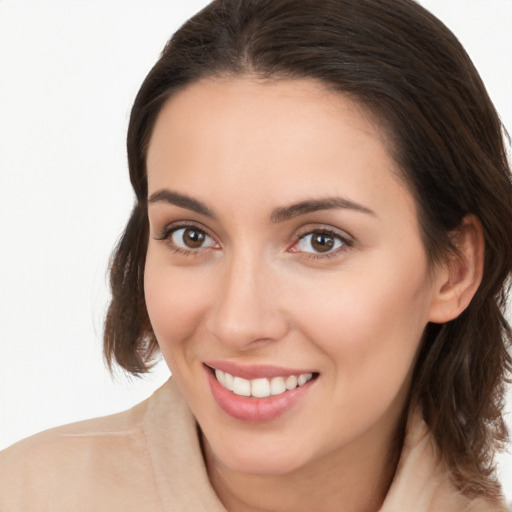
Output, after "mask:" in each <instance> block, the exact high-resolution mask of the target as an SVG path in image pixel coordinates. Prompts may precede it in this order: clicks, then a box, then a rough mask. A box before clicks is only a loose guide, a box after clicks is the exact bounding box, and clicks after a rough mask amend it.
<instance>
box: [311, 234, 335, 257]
mask: <svg viewBox="0 0 512 512" xmlns="http://www.w3.org/2000/svg"><path fill="white" fill-rule="evenodd" d="M311 247H313V248H314V249H315V251H317V252H327V251H330V250H331V249H332V248H333V247H334V238H333V237H332V236H330V235H326V234H324V233H315V234H313V236H312V238H311Z"/></svg>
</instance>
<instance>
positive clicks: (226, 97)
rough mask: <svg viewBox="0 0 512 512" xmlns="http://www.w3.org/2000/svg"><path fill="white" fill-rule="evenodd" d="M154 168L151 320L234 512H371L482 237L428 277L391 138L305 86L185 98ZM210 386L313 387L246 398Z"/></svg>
mask: <svg viewBox="0 0 512 512" xmlns="http://www.w3.org/2000/svg"><path fill="white" fill-rule="evenodd" d="M147 169H148V187H149V198H150V200H149V206H148V214H149V221H150V237H149V246H148V253H147V261H146V267H145V294H146V304H147V308H148V313H149V316H150V320H151V324H152V326H153V329H154V332H155V335H156V337H157V339H158V341H159V344H160V347H161V350H162V353H163V355H164V357H165V360H166V362H167V364H168V365H169V368H170V369H171V372H172V374H173V378H174V379H175V381H176V383H177V385H178V387H179V389H180V391H181V392H182V394H183V396H184V398H185V400H186V401H187V402H188V404H189V405H190V407H191V409H192V412H193V413H194V415H195V417H196V418H197V421H198V423H199V425H200V427H201V430H202V432H203V436H204V439H203V443H204V452H205V460H206V465H207V469H208V474H209V476H210V480H211V482H212V485H213V487H214V489H215V490H216V492H217V494H218V495H219V497H220V499H221V500H222V502H223V503H224V505H225V506H226V508H227V509H228V510H230V511H271V510H272V511H288V510H293V511H297V510H323V511H330V510H340V503H342V504H343V510H344V511H347V512H356V511H357V512H363V511H366V512H369V511H376V510H378V508H379V507H380V506H381V504H382V502H383V500H384V497H385V495H386V493H387V491H388V488H389V485H390V482H391V480H392V477H393V473H394V470H395V466H396V457H395V455H396V454H395V453H390V451H391V450H390V447H391V444H392V438H393V435H394V433H395V432H396V429H397V425H398V424H399V421H400V418H401V415H402V413H403V410H404V406H405V401H406V397H407V392H408V389H409V386H410V379H411V371H412V367H413V364H414V361H415V357H416V354H417V351H418V347H419V343H420V339H421V336H422V333H423V330H424V328H425V326H426V324H427V323H428V322H429V321H436V322H441V321H446V320H449V319H450V318H454V317H455V316H457V314H459V313H460V311H462V309H464V308H465V307H466V305H467V303H468V302H469V300H470V298H471V296H472V294H473V293H474V291H475V289H476V287H477V286H478V282H479V275H480V274H479V272H480V271H479V268H480V267H481V257H482V254H483V252H482V251H483V249H481V247H482V246H483V245H482V244H483V242H482V240H481V231H480V228H479V224H478V222H477V221H476V220H475V219H472V218H468V219H466V220H465V224H464V226H465V227H464V229H463V230H462V235H461V237H460V239H461V244H460V245H461V248H462V252H463V255H464V258H461V259H460V261H459V260H457V261H455V259H454V260H453V261H451V262H450V263H447V264H445V265H438V266H435V268H434V269H432V268H431V266H430V265H429V262H428V259H427V256H426V253H425V249H424V246H423V243H422V239H421V235H420V230H419V225H418V218H417V211H416V205H415V202H414V199H413V197H412V195H411V193H410V191H409V190H408V189H407V187H406V185H405V184H404V182H403V181H402V179H401V178H400V172H401V171H400V170H399V169H398V167H397V164H396V163H395V162H394V160H393V159H392V158H391V156H390V154H389V151H388V148H387V145H386V141H385V137H384V134H383V132H382V131H380V130H379V128H378V126H377V125H376V124H375V123H373V122H372V120H371V117H370V116H369V115H367V114H366V113H365V111H364V110H363V109H361V108H360V107H359V106H358V105H357V104H356V103H354V102H353V101H351V100H349V99H347V98H346V97H344V96H342V95H340V94H336V93H332V92H328V91H327V90H325V89H324V88H323V87H321V86H320V85H318V84H316V83H314V82H310V81H272V82H263V81H259V80H256V79H253V78H236V79H233V78H231V79H228V78H226V79H216V80H213V79H210V80H203V81H201V82H199V83H196V84H193V85H191V86H189V87H187V88H186V89H185V90H183V91H181V92H179V93H177V94H175V95H174V96H173V97H172V98H171V99H170V100H169V101H168V102H167V104H166V105H165V106H164V108H163V109H162V111H161V113H160V115H159V117H158V119H157V122H156V125H155V128H154V131H153V134H152V137H151V140H150V144H149V149H148V157H147ZM190 199H192V200H193V201H190ZM299 203H301V206H296V205H298V204H299ZM293 205H295V206H293ZM292 206H293V207H292ZM215 368H217V369H222V370H224V371H227V372H228V373H230V374H232V375H233V377H237V376H238V377H240V378H242V379H245V380H246V381H249V382H251V386H255V384H252V383H253V382H254V380H255V379H258V380H259V381H262V379H263V380H266V381H268V382H269V384H271V383H272V380H273V379H274V378H275V379H276V380H275V382H276V383H277V384H276V386H278V387H279V385H282V382H283V381H284V380H285V379H284V378H285V377H288V376H290V375H297V374H304V375H307V377H306V378H307V379H309V380H308V381H307V382H306V383H305V384H304V385H303V386H300V387H297V388H295V389H293V390H291V391H284V392H280V393H278V394H277V395H276V396H270V397H267V396H263V397H255V396H250V397H246V396H243V395H239V394H238V393H239V392H240V390H238V389H237V393H234V392H233V391H229V390H226V389H224V388H225V387H226V384H225V383H224V385H221V384H219V382H218V381H217V379H216V378H215V376H214V373H213V372H214V370H215ZM280 374H282V377H281V376H280ZM219 378H220V377H219ZM239 382H242V380H239ZM251 389H255V387H251ZM281 391H282V390H281ZM263 394H265V393H263Z"/></svg>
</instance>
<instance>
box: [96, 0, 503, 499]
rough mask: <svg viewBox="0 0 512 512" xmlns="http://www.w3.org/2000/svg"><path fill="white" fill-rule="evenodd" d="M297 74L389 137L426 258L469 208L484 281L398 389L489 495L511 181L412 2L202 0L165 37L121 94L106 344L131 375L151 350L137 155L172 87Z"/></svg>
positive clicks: (468, 88) (427, 20) (142, 159)
mask: <svg viewBox="0 0 512 512" xmlns="http://www.w3.org/2000/svg"><path fill="white" fill-rule="evenodd" d="M247 74H251V75H256V76H259V77H261V78H269V77H274V78H277V79H279V78H282V79H295V78H310V79H313V80H316V81H321V82H322V83H323V84H325V85H326V86H328V87H329V88H331V89H333V90H336V91H340V92H342V93H343V94H346V95H350V96H351V97H353V98H354V99H355V100H356V101H358V102H359V103H360V104H362V105H364V106H365V107H366V108H367V109H369V111H370V112H372V113H373V114H374V115H375V116H377V118H378V119H379V120H381V122H382V124H383V125H384V126H385V127H386V129H387V131H388V133H389V134H390V135H391V139H392V141H393V142H392V145H393V147H392V148H391V149H392V151H393V156H394V158H395V159H396V161H397V162H398V163H399V165H400V166H401V169H402V171H403V175H404V177H405V179H406V180H407V182H408V184H409V187H410V189H411V191H412V193H413V194H414V195H415V198H416V201H417V204H418V211H419V219H420V223H421V229H422V235H423V239H424V243H425V247H426V250H427V252H428V254H429V257H430V260H431V261H432V262H435V261H438V260H440V259H441V258H442V257H445V256H446V254H447V252H448V251H451V250H454V248H453V247H452V244H451V236H450V235H452V234H453V232H454V231H456V229H457V227H458V226H460V224H461V221H462V219H463V217H464V216H465V215H467V214H469V213H471V214H474V215H476V216H477V217H478V218H479V219H480V221H481V222H482V225H483V229H484V236H485V244H486V251H485V264H484V274H483V280H482V283H481V285H480V287H479V289H478V291H477V293H476V295H475V297H474V298H473V300H472V302H471V304H470V305H469V307H468V308H467V309H466V310H465V311H464V312H463V313H462V314H461V315H460V316H459V317H458V318H456V319H455V320H453V321H451V322H448V323H446V324H443V325H435V324H429V325H428V326H427V329H426V332H425V334H424V338H423V341H422V345H421V350H420V354H419V358H418V361H417V365H416V368H415V373H414V378H413V384H412V389H411V392H410V398H411V400H412V401H413V402H414V403H419V404H420V405H421V407H422V410H423V414H424V418H425V420H426V422H427V424H428V425H429V427H430V429H431V431H432V433H433V436H434V438H435V439H436V441H437V444H438V446H439V448H440V452H441V454H442V456H443V457H444V460H445V461H446V463H447V464H448V465H449V466H450V468H451V470H452V473H453V475H454V478H455V481H456V483H457V485H458V486H459V488H460V489H461V490H462V491H463V492H465V493H466V494H468V495H478V494H481V495H486V496H490V497H493V496H495V495H496V493H497V485H496V482H495V480H494V465H493V456H494V453H495V451H496V449H497V448H499V447H500V446H501V445H502V444H503V443H504V441H505V439H506V427H505V424H504V421H503V417H502V408H503V394H504V386H505V382H506V376H507V375H508V372H509V371H510V369H511V358H510V354H509V353H508V352H507V349H508V348H509V346H510V343H511V339H512V333H511V330H510V327H509V325H508V324H507V322H506V321H505V319H504V317H503V314H502V312H503V311H504V308H505V300H506V289H505V283H506V282H507V277H508V276H509V275H510V273H511V271H512V185H511V178H510V170H509V167H508V164H507V159H506V152H505V147H504V141H503V135H504V131H503V132H502V126H501V123H500V121H499V118H498V115H497V113H496V111H495V109H494V107H493V105H492V103H491V100H490V99H489V97H488V95H487V92H486V90H485V88H484V85H483V83H482V81H481V79H480V77H479V75H478V73H477V71H476V70H475V68H474V66H473V64H472V63H471V61H470V59H469V57H468V55H467V54H466V52H465V51H464V49H463V48H462V47H461V45H460V43H459V42H458V41H457V39H456V38H455V36H454V35H453V34H452V33H451V32H450V31H449V30H448V29H447V28H446V27H445V26H444V25H443V24H442V23H441V22H440V21H439V20H438V19H436V18H435V17H434V16H433V15H431V14H430V13H429V12H427V11H426V10H425V9H423V8H422V7H421V6H419V5H418V4H416V3H415V2H414V1H412V0H322V1H318V0H215V1H214V2H212V3H211V4H210V5H208V6H207V7H206V8H205V9H203V10H202V11H201V12H199V13H198V14H197V15H196V16H194V17H193V18H192V19H191V20H189V21H188V22H187V23H186V24H185V25H184V26H183V27H182V28H181V29H180V30H179V31H178V32H177V33H176V34H175V35H174V36H173V37H172V38H171V40H170V41H169V42H168V44H167V45H166V47H165V49H164V51H163V53H162V56H161V58H160V59H159V61H158V62H157V63H156V65H155V66H154V67H153V69H152V70H151V72H150V73H149V74H148V76H147V78H146V79H145V81H144V83H143V84H142V87H141V89H140V91H139V93H138V96H137V98H136V100H135V104H134V105H133V109H132V113H131V118H130V125H129V130H128V141H127V142H128V160H129V169H130V179H131V182H132V185H133V188H134V190H135V194H136V204H135V207H134V209H133V212H132V214H131V217H130V220H129V222H128V225H127V227H126V230H125V232H124V234H123V236H122V238H121V240H120V242H119V244H118V246H117V248H116V250H115V253H114V255H113V259H112V264H111V274H110V276H111V287H112V301H111V304H110V307H109V310H108V313H107V318H106V325H105V338H104V351H105V356H106V360H107V362H108V364H109V366H110V367H112V362H113V360H114V359H115V361H116V362H117V363H118V364H119V365H120V366H122V367H123V368H125V369H126V370H128V371H129V372H131V373H133V374H141V373H144V372H146V371H147V370H148V368H149V367H150V365H151V363H152V361H154V356H155V355H156V353H157V350H158V344H157V341H156V339H155V337H154V335H153V332H152V329H151V325H150V322H149V319H148V315H147V311H146V306H145V302H144V287H143V283H144V281H143V277H144V264H145V256H146V250H147V241H148V219H147V179H146V151H147V147H148V142H149V139H150V137H151V133H152V129H153V126H154V124H155V120H156V118H157V116H158V114H159V112H160V110H161V108H162V106H163V105H164V103H165V102H166V100H167V99H168V98H169V97H170V96H171V95H172V94H173V93H175V92H176V91H177V90H178V89H180V88H183V87H186V86H187V85H189V84H191V83H193V82H195V81H197V80H199V79H201V78H206V77H209V76H219V75H223V76H225V75H228V76H236V75H247Z"/></svg>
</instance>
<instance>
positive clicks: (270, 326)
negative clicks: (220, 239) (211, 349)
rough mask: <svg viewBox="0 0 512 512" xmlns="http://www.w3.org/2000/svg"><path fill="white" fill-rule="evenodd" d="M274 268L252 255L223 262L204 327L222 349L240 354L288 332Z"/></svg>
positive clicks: (276, 339)
mask: <svg viewBox="0 0 512 512" xmlns="http://www.w3.org/2000/svg"><path fill="white" fill-rule="evenodd" d="M276 272H277V269H273V268H271V265H269V264H268V263H266V262H265V261H264V260H263V258H258V257H257V256H255V255H252V256H251V255H247V256H246V257H244V256H235V255H233V256H232V257H231V258H230V259H229V261H225V262H224V265H223V267H222V269H219V274H218V275H217V280H216V290H215V294H214V298H215V303H214V304H213V306H212V308H211V309H210V312H209V315H208V318H207V320H206V328H207V330H208V331H209V333H210V334H211V335H213V336H214V337H215V338H217V339H218V340H219V341H220V342H221V343H222V344H223V345H225V346H226V347H228V348H230V349H232V350H236V351H244V350H251V349H253V348H255V347H256V346H258V347H259V346H261V345H262V344H265V343H271V342H274V341H278V340H279V339H282V338H283V337H284V336H285V335H286V333H287V332H288V329H289V322H288V318H287V315H286V313H285V308H283V307H281V306H282V305H283V303H284V297H283V296H282V294H281V293H280V286H279V283H278V281H279V279H278V276H277V274H276Z"/></svg>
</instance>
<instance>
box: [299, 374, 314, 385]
mask: <svg viewBox="0 0 512 512" xmlns="http://www.w3.org/2000/svg"><path fill="white" fill-rule="evenodd" d="M311 377H313V374H312V373H303V374H302V375H299V378H298V379H297V384H298V385H299V386H303V385H304V384H306V382H307V381H308V380H311Z"/></svg>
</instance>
